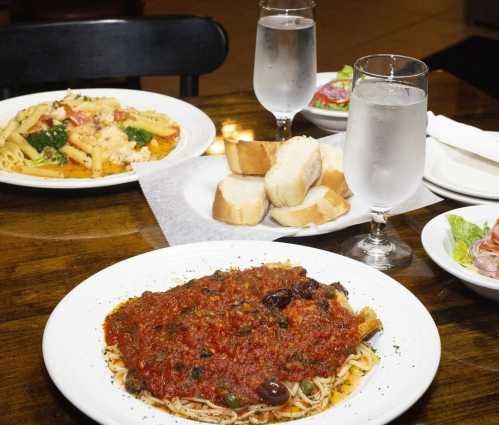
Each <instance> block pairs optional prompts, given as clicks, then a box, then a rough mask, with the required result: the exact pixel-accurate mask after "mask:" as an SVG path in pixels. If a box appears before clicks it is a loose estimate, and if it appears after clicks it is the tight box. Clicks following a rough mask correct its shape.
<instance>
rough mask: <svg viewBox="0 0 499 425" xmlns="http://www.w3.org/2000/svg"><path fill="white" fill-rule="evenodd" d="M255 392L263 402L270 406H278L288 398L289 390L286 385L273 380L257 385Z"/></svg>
mask: <svg viewBox="0 0 499 425" xmlns="http://www.w3.org/2000/svg"><path fill="white" fill-rule="evenodd" d="M256 392H257V394H258V396H259V397H260V398H261V399H262V400H263V401H264V402H265V403H267V404H270V405H271V406H279V405H281V404H284V403H286V402H287V401H288V400H289V391H288V389H287V388H286V386H285V385H283V384H281V383H280V382H277V381H274V380H270V381H267V382H264V383H263V384H261V385H259V386H258V387H257V389H256Z"/></svg>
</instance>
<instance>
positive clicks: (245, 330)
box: [237, 323, 253, 335]
mask: <svg viewBox="0 0 499 425" xmlns="http://www.w3.org/2000/svg"><path fill="white" fill-rule="evenodd" d="M252 330H253V326H252V325H251V324H249V323H245V324H244V325H241V326H239V331H238V332H237V333H238V334H239V335H248V334H249V333H251V331H252Z"/></svg>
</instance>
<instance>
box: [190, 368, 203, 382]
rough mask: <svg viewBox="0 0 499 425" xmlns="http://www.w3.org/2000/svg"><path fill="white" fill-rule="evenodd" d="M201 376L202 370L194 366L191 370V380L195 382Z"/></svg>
mask: <svg viewBox="0 0 499 425" xmlns="http://www.w3.org/2000/svg"><path fill="white" fill-rule="evenodd" d="M202 374H203V368H202V367H199V366H194V367H193V368H192V372H191V378H192V379H195V380H196V381H197V380H198V379H199V378H201V375H202Z"/></svg>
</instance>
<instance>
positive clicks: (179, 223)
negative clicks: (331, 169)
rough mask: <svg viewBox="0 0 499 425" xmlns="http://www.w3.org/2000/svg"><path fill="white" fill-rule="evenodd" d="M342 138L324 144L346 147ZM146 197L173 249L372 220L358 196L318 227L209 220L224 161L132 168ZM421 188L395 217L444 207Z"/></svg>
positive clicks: (307, 232) (330, 138)
mask: <svg viewBox="0 0 499 425" xmlns="http://www.w3.org/2000/svg"><path fill="white" fill-rule="evenodd" d="M343 139H344V133H340V134H335V135H332V136H328V137H325V138H323V139H320V140H321V142H326V143H333V144H336V143H340V144H341V143H342V142H343ZM134 170H135V172H136V173H137V175H138V178H139V183H140V186H141V188H142V191H143V192H144V195H145V197H146V199H147V201H148V203H149V205H150V207H151V209H152V211H153V213H154V215H155V217H156V219H157V221H158V223H159V225H160V227H161V229H162V231H163V233H164V234H165V236H166V238H167V239H168V242H169V244H170V245H171V246H173V245H179V244H185V243H190V242H198V241H209V240H225V239H252V240H275V239H278V238H281V237H284V236H305V235H310V234H316V233H317V232H319V233H325V232H326V231H327V232H332V231H336V230H340V229H344V228H346V227H349V226H352V225H354V224H358V223H364V222H367V221H369V220H370V216H369V213H368V212H369V207H368V206H366V205H364V204H363V203H362V201H361V200H360V199H358V198H356V197H355V196H353V197H351V198H350V199H349V201H350V203H351V210H350V212H349V213H347V214H346V215H344V216H342V217H339V218H338V219H336V220H334V221H331V222H329V223H326V224H322V225H320V226H315V225H314V226H310V227H308V228H292V227H282V226H279V225H278V224H277V223H275V222H274V221H273V220H272V219H271V218H270V217H266V218H265V219H264V221H263V222H262V223H260V224H258V225H256V226H235V225H229V224H225V223H222V222H219V221H217V220H214V219H213V218H212V216H211V205H212V202H213V197H214V195H215V189H216V186H217V184H218V182H219V181H220V180H221V179H222V178H223V177H225V176H226V175H227V174H229V173H230V170H229V168H228V166H227V161H226V159H225V157H223V156H218V157H214V156H212V157H208V156H205V157H198V158H194V159H190V160H187V161H184V162H182V163H181V164H178V165H174V166H171V167H168V166H163V164H162V163H161V161H156V162H150V163H137V164H134ZM441 200H442V199H441V198H439V197H437V196H435V195H434V194H433V193H431V192H430V191H429V190H428V189H426V188H425V187H424V186H423V185H421V187H420V188H419V190H418V191H417V192H416V193H415V194H414V195H413V196H412V197H411V198H410V199H409V200H407V201H406V202H404V203H403V204H402V205H400V206H398V207H397V208H396V209H395V210H394V211H393V214H400V213H404V212H407V211H411V210H414V209H417V208H422V207H424V206H427V205H431V204H434V203H437V202H440V201H441Z"/></svg>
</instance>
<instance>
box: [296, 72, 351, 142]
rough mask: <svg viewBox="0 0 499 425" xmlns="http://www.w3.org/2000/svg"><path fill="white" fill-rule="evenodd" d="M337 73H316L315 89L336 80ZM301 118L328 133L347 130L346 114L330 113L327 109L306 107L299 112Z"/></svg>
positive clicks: (339, 112)
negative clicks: (301, 115)
mask: <svg viewBox="0 0 499 425" xmlns="http://www.w3.org/2000/svg"><path fill="white" fill-rule="evenodd" d="M337 75H338V73H337V72H319V73H317V88H316V90H318V89H319V88H320V87H321V86H323V85H324V84H326V83H327V82H328V81H331V80H334V79H336V76H337ZM301 113H302V114H303V116H304V117H305V118H306V119H307V120H309V121H310V122H312V123H314V124H315V125H316V126H317V127H319V128H321V129H323V130H324V131H327V132H329V133H335V132H337V131H345V130H346V128H347V119H348V112H343V111H331V110H328V109H321V108H315V107H313V106H307V107H306V108H305V109H303V110H302V111H301Z"/></svg>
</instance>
